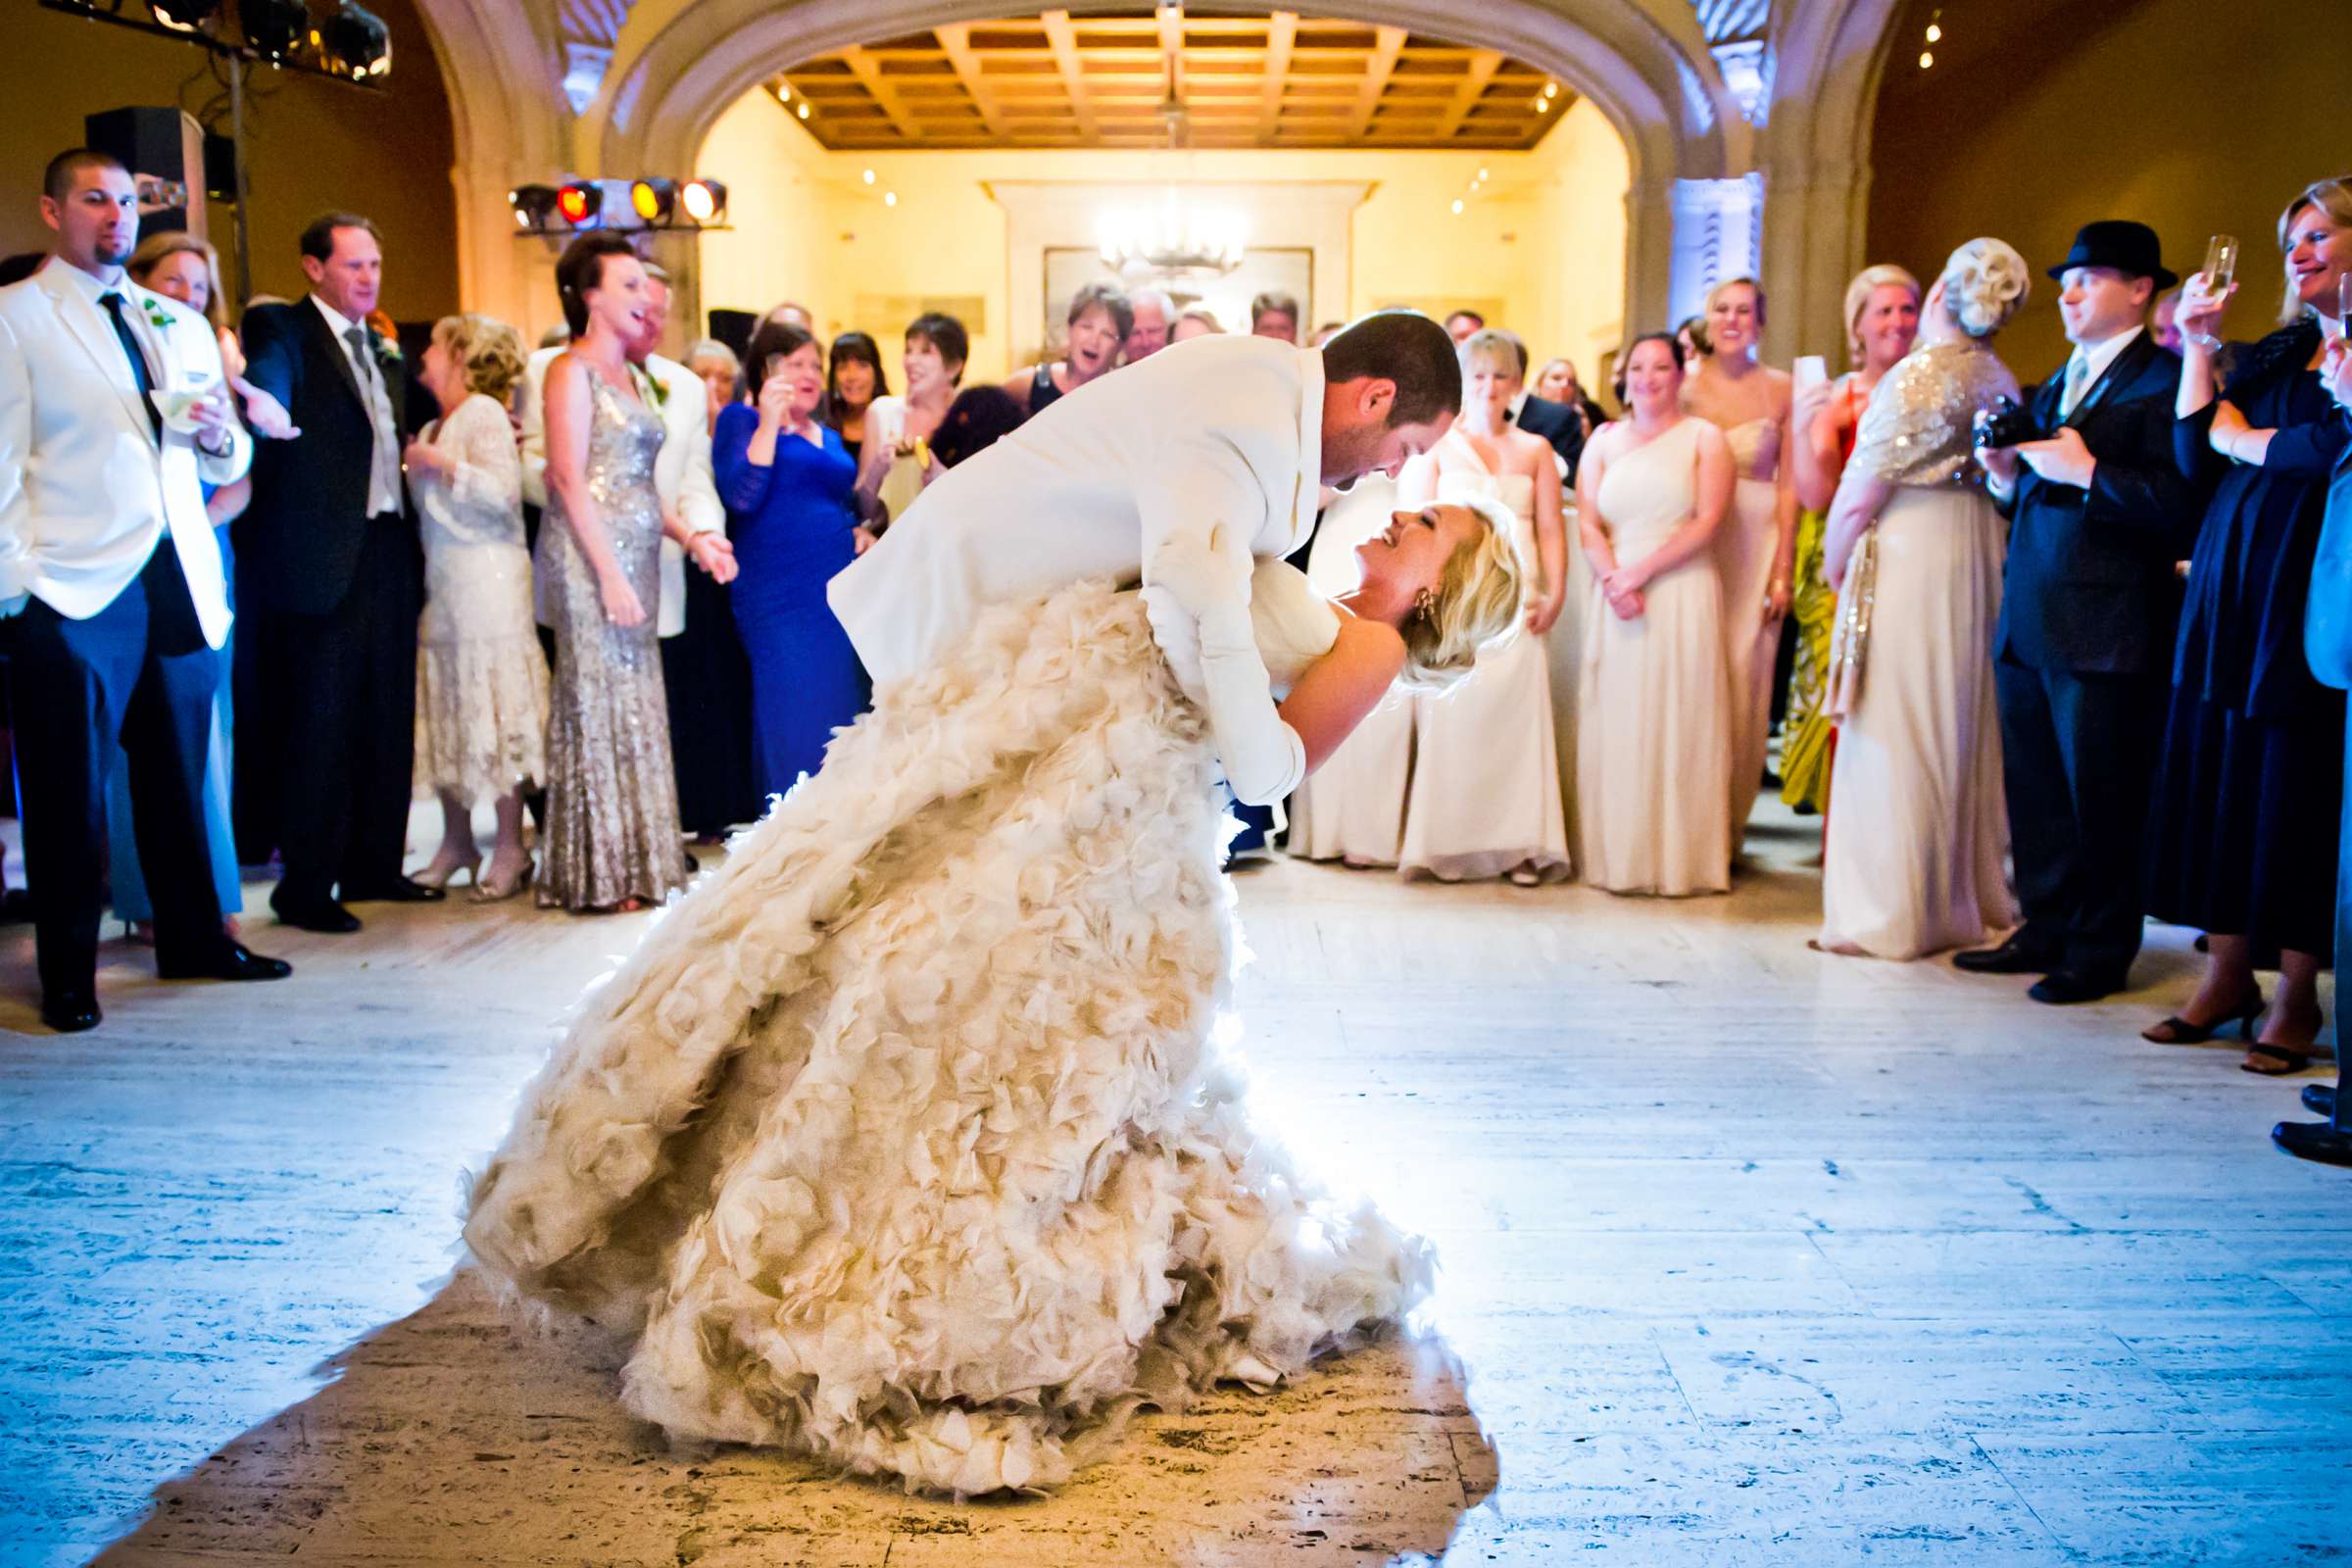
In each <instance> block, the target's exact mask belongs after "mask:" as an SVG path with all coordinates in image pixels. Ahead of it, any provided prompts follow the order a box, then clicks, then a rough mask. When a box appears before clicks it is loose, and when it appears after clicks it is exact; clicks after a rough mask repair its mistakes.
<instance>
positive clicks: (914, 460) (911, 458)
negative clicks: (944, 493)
mask: <svg viewBox="0 0 2352 1568" xmlns="http://www.w3.org/2000/svg"><path fill="white" fill-rule="evenodd" d="M930 471H931V444H930V443H929V442H928V441H924V440H922V439H920V438H919V437H918V438H917V439H916V441H915V443H914V450H913V451H911V452H902V453H899V454H897V455H896V456H894V457H893V458H892V459H891V460H890V471H889V472H888V473H885V474H884V475H883V476H882V486H881V491H880V496H879V499H880V501H881V503H882V510H883V512H884V513H885V514H887V515H888V516H889V517H890V520H891V521H893V522H896V521H898V520H899V514H901V513H902V512H905V511H906V510H907V508H908V507H911V506H913V505H914V501H915V497H917V496H919V495H921V494H922V493H923V475H924V474H926V473H928V472H930Z"/></svg>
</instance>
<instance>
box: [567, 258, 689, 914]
mask: <svg viewBox="0 0 2352 1568" xmlns="http://www.w3.org/2000/svg"><path fill="white" fill-rule="evenodd" d="M613 241H618V243H617V245H614V244H613V243H610V242H613ZM556 284H557V289H558V292H559V293H560V295H561V296H562V299H563V302H564V319H565V320H566V321H567V322H568V323H569V324H570V326H571V332H572V340H571V347H570V348H569V349H568V350H567V351H565V352H564V354H563V355H561V356H559V357H558V358H557V360H556V361H555V363H554V364H552V365H550V366H549V367H548V368H547V490H548V507H547V525H546V526H545V527H543V528H541V529H540V531H539V549H538V557H537V561H536V567H537V571H538V576H539V602H540V605H541V608H542V610H543V612H544V613H545V614H546V616H547V619H548V623H549V625H550V626H551V627H552V628H553V629H554V631H555V634H556V667H555V681H554V692H553V694H552V701H551V703H550V712H549V719H548V731H547V767H548V781H547V822H546V831H545V833H544V835H543V836H542V838H541V843H540V866H539V905H540V907H542V908H565V909H573V910H591V909H634V908H640V907H644V906H645V905H647V904H653V903H658V902H660V901H661V900H662V898H663V897H664V896H665V895H667V894H668V893H669V892H670V891H671V890H673V889H676V888H681V887H684V886H685V885H686V851H685V846H684V844H683V843H682V842H681V839H680V830H679V826H678V789H677V779H676V775H675V773H674V772H673V771H672V769H671V766H670V755H669V708H668V704H667V702H666V700H665V698H664V695H663V692H662V658H661V652H660V646H659V644H658V643H657V642H656V641H655V635H654V619H653V609H654V606H655V602H656V597H657V595H658V594H659V593H660V590H661V548H662V501H661V497H660V496H659V495H657V494H656V492H655V489H654V460H655V458H656V457H657V456H659V455H660V453H661V451H662V417H661V416H660V415H658V414H657V413H655V412H654V411H653V410H652V409H651V408H649V407H647V406H646V404H645V402H644V401H643V400H642V399H641V398H640V397H639V396H638V391H637V385H636V383H635V381H634V380H633V378H632V377H631V376H630V374H629V368H628V362H627V358H626V356H625V353H624V345H625V344H626V343H627V342H628V341H629V340H630V338H631V337H632V336H633V335H634V334H635V333H636V332H637V331H638V330H639V324H640V322H641V321H642V319H643V317H644V314H645V310H646V300H645V269H644V268H643V267H642V266H641V265H640V264H639V263H638V260H637V258H636V256H635V254H634V253H633V252H631V251H630V250H629V249H628V246H627V242H626V241H625V240H619V239H618V236H616V235H590V236H587V237H585V238H582V239H580V240H578V241H575V242H574V243H573V245H572V247H571V248H570V249H569V250H568V251H566V252H565V253H564V260H563V262H562V263H561V264H560V265H559V266H558V267H557V269H556Z"/></svg>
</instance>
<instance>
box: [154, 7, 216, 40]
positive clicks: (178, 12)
mask: <svg viewBox="0 0 2352 1568" xmlns="http://www.w3.org/2000/svg"><path fill="white" fill-rule="evenodd" d="M147 9H148V10H150V11H152V12H154V13H155V20H156V21H158V22H160V23H162V24H163V25H165V26H167V27H171V28H172V29H173V30H175V31H178V32H194V31H196V30H197V29H198V28H200V27H202V26H203V25H205V24H206V23H207V22H210V21H211V20H212V18H213V13H214V12H216V11H219V10H220V9H221V0H149V5H148V7H147Z"/></svg>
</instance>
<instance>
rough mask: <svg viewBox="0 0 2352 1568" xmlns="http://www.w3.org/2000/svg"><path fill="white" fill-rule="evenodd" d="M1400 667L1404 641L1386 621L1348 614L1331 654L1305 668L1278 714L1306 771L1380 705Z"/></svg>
mask: <svg viewBox="0 0 2352 1568" xmlns="http://www.w3.org/2000/svg"><path fill="white" fill-rule="evenodd" d="M1403 668H1404V639H1403V638H1402V637H1400V636H1398V635H1397V628H1396V627H1394V626H1392V625H1390V624H1388V622H1386V621H1380V620H1365V619H1364V618H1362V617H1361V616H1357V615H1349V616H1348V617H1347V618H1346V619H1344V620H1342V621H1341V622H1340V635H1339V639H1338V640H1337V641H1336V642H1334V643H1333V644H1332V645H1331V652H1329V653H1327V654H1325V655H1324V656H1323V657H1322V658H1321V659H1318V660H1316V661H1315V662H1313V663H1311V664H1309V665H1307V666H1306V672H1305V673H1304V674H1302V675H1300V676H1299V684H1298V685H1296V686H1293V687H1292V688H1291V695H1290V696H1288V697H1286V698H1284V699H1283V701H1282V706H1281V708H1280V709H1279V710H1278V711H1279V712H1280V713H1281V715H1282V721H1283V722H1284V723H1285V724H1288V725H1289V726H1290V727H1291V729H1292V730H1293V731H1294V732H1295V733H1296V734H1297V735H1298V737H1299V744H1300V745H1302V746H1304V747H1305V748H1306V770H1307V771H1308V772H1309V773H1312V772H1313V771H1314V770H1315V769H1316V768H1318V767H1321V766H1322V765H1323V763H1324V762H1325V760H1328V759H1329V758H1330V756H1331V754H1332V753H1333V752H1336V751H1338V750H1339V747H1340V742H1342V741H1344V740H1346V739H1347V738H1348V735H1349V734H1350V733H1352V732H1353V731H1354V729H1355V726H1356V725H1358V724H1360V723H1362V722H1363V721H1364V716H1365V715H1366V714H1368V713H1370V712H1371V711H1372V710H1374V709H1375V708H1378V707H1379V706H1380V700H1381V699H1382V698H1383V697H1386V696H1387V695H1388V692H1389V688H1390V687H1391V686H1394V685H1395V684H1396V683H1397V674H1398V673H1399V672H1400V671H1401V670H1403Z"/></svg>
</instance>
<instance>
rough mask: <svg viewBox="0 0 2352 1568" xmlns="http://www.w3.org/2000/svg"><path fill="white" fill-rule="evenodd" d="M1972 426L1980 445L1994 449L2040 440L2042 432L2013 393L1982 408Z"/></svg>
mask: <svg viewBox="0 0 2352 1568" xmlns="http://www.w3.org/2000/svg"><path fill="white" fill-rule="evenodd" d="M1973 428H1974V430H1975V432H1976V438H1977V445H1979V446H1981V447H1991V448H1994V449H1995V450H1998V449H1999V448H2002V447H2015V446H2023V445H2025V444H2026V443H2027V442H2028V441H2039V440H2040V439H2042V434H2043V432H2042V431H2040V430H2039V429H2036V428H2035V427H2034V416H2033V415H2032V414H2031V413H2029V412H2028V411H2026V410H2025V409H2022V408H2020V407H2018V403H2017V400H2016V399H2015V398H2012V397H1999V398H1995V399H1993V403H1992V407H1991V408H1988V409H1979V410H1978V411H1977V417H1976V422H1975V424H1974V426H1973Z"/></svg>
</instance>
